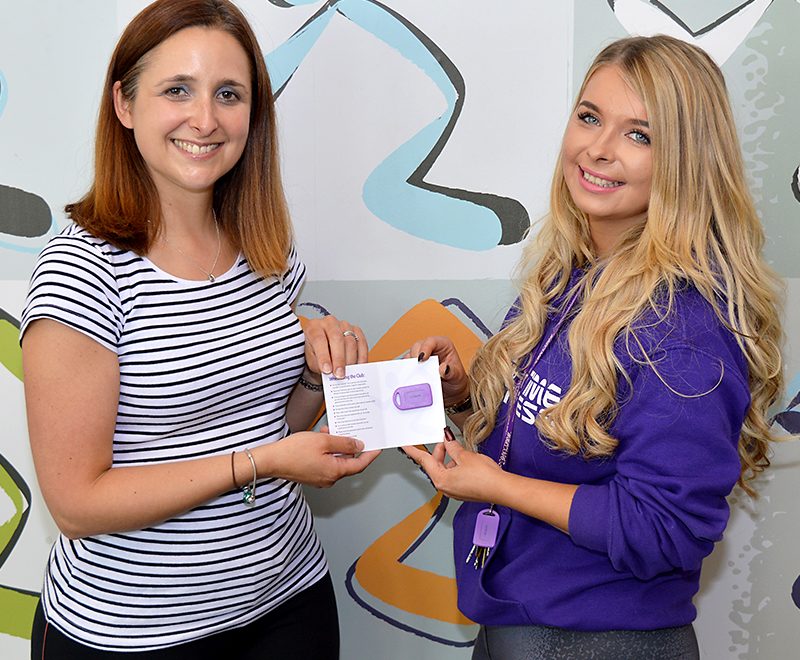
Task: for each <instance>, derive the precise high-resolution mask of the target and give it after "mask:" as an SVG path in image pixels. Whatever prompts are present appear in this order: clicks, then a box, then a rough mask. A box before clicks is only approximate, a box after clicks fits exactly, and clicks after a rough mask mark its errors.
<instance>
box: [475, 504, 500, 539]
mask: <svg viewBox="0 0 800 660" xmlns="http://www.w3.org/2000/svg"><path fill="white" fill-rule="evenodd" d="M499 524H500V516H499V515H498V514H497V512H496V511H492V510H491V509H484V510H483V511H479V512H478V515H477V516H476V517H475V531H474V532H473V534H472V545H477V546H478V547H479V548H493V547H494V544H495V541H497V526H498V525H499Z"/></svg>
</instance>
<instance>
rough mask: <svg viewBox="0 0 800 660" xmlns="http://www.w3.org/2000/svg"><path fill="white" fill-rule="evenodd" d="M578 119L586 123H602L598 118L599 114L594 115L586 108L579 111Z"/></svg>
mask: <svg viewBox="0 0 800 660" xmlns="http://www.w3.org/2000/svg"><path fill="white" fill-rule="evenodd" d="M578 119H579V120H580V121H582V122H583V123H584V124H591V125H592V126H599V125H600V120H599V119H598V118H597V116H596V115H593V114H592V113H591V112H586V111H585V110H584V111H583V112H579V113H578Z"/></svg>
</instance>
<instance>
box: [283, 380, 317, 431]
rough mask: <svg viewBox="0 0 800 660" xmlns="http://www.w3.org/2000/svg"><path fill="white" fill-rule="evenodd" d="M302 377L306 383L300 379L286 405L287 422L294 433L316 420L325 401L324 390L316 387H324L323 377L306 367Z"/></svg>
mask: <svg viewBox="0 0 800 660" xmlns="http://www.w3.org/2000/svg"><path fill="white" fill-rule="evenodd" d="M301 378H302V379H303V380H304V381H305V385H304V384H303V383H302V382H300V381H298V383H297V385H295V388H294V390H293V391H292V394H291V396H290V397H289V402H288V404H287V406H286V423H287V424H288V425H289V429H290V430H291V431H292V432H293V433H296V432H298V431H305V430H306V429H308V428H309V427H310V426H311V425H312V424H313V423H314V421H315V420H316V418H317V416H318V415H319V413H320V411H321V409H322V405H323V403H324V396H323V393H322V390H321V389H319V390H318V389H316V388H318V387H319V388H321V387H322V377H321V376H320V375H319V374H315V373H313V372H311V371H310V370H309V369H308V367H306V368H305V369H303V374H302V376H301Z"/></svg>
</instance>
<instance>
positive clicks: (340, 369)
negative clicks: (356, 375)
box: [336, 367, 344, 378]
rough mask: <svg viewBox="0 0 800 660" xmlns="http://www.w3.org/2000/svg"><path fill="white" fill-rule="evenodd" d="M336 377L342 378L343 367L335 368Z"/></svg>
mask: <svg viewBox="0 0 800 660" xmlns="http://www.w3.org/2000/svg"><path fill="white" fill-rule="evenodd" d="M336 377H337V378H344V367H339V368H338V369H337V370H336Z"/></svg>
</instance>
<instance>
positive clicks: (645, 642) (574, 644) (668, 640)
mask: <svg viewBox="0 0 800 660" xmlns="http://www.w3.org/2000/svg"><path fill="white" fill-rule="evenodd" d="M699 658H700V651H699V649H698V647H697V637H695V634H694V628H693V627H692V626H691V625H688V626H681V627H680V628H662V629H660V630H608V631H603V632H583V631H578V630H565V629H563V628H550V627H548V626H481V629H480V632H479V633H478V638H477V639H476V640H475V649H474V651H473V653H472V660H667V659H669V660H698V659H699Z"/></svg>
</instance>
